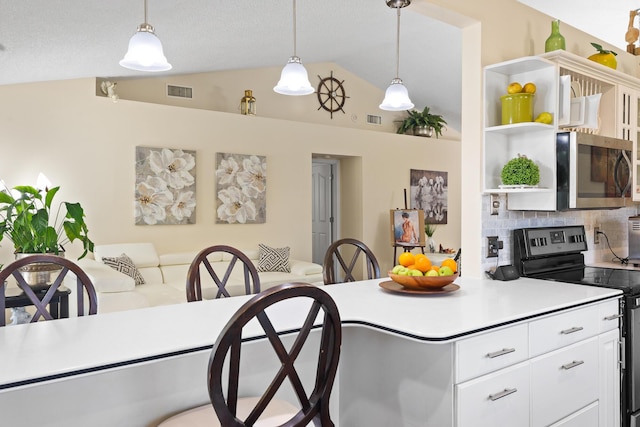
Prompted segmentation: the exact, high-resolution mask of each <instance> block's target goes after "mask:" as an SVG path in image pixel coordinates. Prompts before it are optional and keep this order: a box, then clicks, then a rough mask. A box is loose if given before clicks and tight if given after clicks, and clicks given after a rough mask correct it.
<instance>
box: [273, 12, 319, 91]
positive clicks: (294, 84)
mask: <svg viewBox="0 0 640 427" xmlns="http://www.w3.org/2000/svg"><path fill="white" fill-rule="evenodd" d="M273 90H274V91H275V92H276V93H280V94H282V95H291V96H299V95H309V94H312V93H313V92H314V91H315V90H314V89H313V87H312V86H311V83H309V75H308V74H307V70H306V69H305V68H304V65H302V62H301V61H300V58H298V56H297V55H296V0H293V56H292V57H291V58H289V60H288V61H287V65H285V66H284V68H283V69H282V73H281V74H280V81H278V84H277V85H276V86H275V87H274V88H273Z"/></svg>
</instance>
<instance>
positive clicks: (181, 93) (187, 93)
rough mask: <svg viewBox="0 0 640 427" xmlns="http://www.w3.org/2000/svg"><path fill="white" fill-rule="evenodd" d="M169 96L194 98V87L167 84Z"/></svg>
mask: <svg viewBox="0 0 640 427" xmlns="http://www.w3.org/2000/svg"><path fill="white" fill-rule="evenodd" d="M167 96H168V97H171V98H186V99H192V98H193V88H191V87H186V86H174V85H167Z"/></svg>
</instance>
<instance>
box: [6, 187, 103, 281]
mask: <svg viewBox="0 0 640 427" xmlns="http://www.w3.org/2000/svg"><path fill="white" fill-rule="evenodd" d="M58 190H60V187H53V188H47V187H45V188H44V189H37V188H35V187H32V186H29V185H19V186H16V187H14V188H13V189H11V190H9V189H8V188H5V189H3V190H2V191H0V241H2V239H3V238H5V237H6V238H7V239H8V240H10V241H11V242H12V243H13V246H14V249H15V253H16V258H20V257H23V256H27V255H32V254H37V253H43V254H44V253H48V254H55V255H60V256H64V246H63V245H65V244H66V243H69V242H73V241H74V240H76V239H77V240H80V241H81V242H82V246H83V249H84V251H83V252H82V254H81V255H80V257H79V258H78V259H80V258H83V257H84V256H86V255H87V253H88V252H93V246H94V244H93V242H92V241H91V239H90V238H89V236H88V233H89V230H88V228H87V224H86V223H85V220H84V217H85V215H84V209H83V208H82V206H81V205H80V203H69V202H61V203H60V204H58V205H57V208H56V210H55V211H53V209H54V208H55V205H54V204H53V199H54V197H55V195H56V193H57V192H58ZM63 207H64V208H63ZM56 267H57V266H56ZM40 270H42V271H46V277H43V276H42V275H38V274H34V275H32V276H27V275H25V280H27V282H28V283H29V284H31V285H37V284H42V283H43V282H42V280H46V279H48V276H49V274H50V272H51V271H52V270H46V266H45V267H43V266H40ZM36 276H37V277H36ZM34 281H39V282H38V283H33V282H34Z"/></svg>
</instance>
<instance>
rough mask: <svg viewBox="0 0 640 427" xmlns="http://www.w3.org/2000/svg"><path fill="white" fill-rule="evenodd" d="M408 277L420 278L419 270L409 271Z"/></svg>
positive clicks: (420, 272)
mask: <svg viewBox="0 0 640 427" xmlns="http://www.w3.org/2000/svg"><path fill="white" fill-rule="evenodd" d="M408 275H409V276H422V275H423V274H422V271H420V270H409V273H408Z"/></svg>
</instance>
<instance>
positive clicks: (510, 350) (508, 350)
mask: <svg viewBox="0 0 640 427" xmlns="http://www.w3.org/2000/svg"><path fill="white" fill-rule="evenodd" d="M514 351H516V349H515V348H503V349H502V350H498V351H494V352H493V353H487V357H488V358H489V359H493V358H494V357H498V356H504V355H505V354H509V353H513V352H514Z"/></svg>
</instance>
